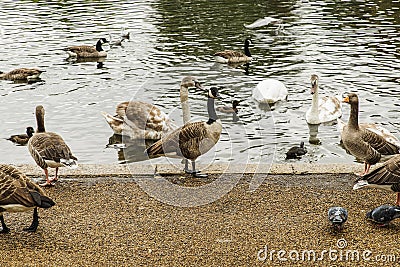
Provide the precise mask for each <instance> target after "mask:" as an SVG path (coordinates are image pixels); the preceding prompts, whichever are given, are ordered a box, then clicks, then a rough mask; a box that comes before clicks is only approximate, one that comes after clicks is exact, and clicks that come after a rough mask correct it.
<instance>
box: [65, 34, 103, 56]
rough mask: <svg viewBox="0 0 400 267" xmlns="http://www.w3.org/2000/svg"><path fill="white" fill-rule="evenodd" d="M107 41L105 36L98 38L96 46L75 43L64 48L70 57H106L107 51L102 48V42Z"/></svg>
mask: <svg viewBox="0 0 400 267" xmlns="http://www.w3.org/2000/svg"><path fill="white" fill-rule="evenodd" d="M105 43H108V41H107V40H106V38H100V39H99V40H98V41H97V43H96V46H91V45H76V46H70V47H68V48H65V51H67V53H68V55H69V57H71V58H101V57H107V52H106V51H104V50H103V46H102V45H103V44H105Z"/></svg>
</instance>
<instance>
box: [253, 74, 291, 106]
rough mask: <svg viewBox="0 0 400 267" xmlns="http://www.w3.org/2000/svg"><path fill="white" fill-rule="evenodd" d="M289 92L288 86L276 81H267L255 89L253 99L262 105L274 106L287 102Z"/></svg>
mask: <svg viewBox="0 0 400 267" xmlns="http://www.w3.org/2000/svg"><path fill="white" fill-rule="evenodd" d="M287 96H288V90H287V88H286V86H285V85H284V84H283V83H282V82H281V81H278V80H276V79H265V80H263V81H261V82H259V83H258V84H257V86H256V88H254V89H253V98H254V99H255V100H256V101H257V102H259V103H261V104H273V103H275V102H278V101H283V100H286V99H287Z"/></svg>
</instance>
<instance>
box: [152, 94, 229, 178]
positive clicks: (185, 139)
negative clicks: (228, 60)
mask: <svg viewBox="0 0 400 267" xmlns="http://www.w3.org/2000/svg"><path fill="white" fill-rule="evenodd" d="M217 97H219V94H218V88H216V87H211V88H210V90H209V91H208V101H207V110H208V116H209V119H208V121H199V122H189V123H186V124H185V125H183V126H181V127H179V128H178V129H176V130H174V131H173V132H171V133H168V134H167V135H165V136H163V137H162V138H161V139H160V140H158V141H157V142H156V143H154V144H153V145H151V146H150V147H149V148H147V149H146V151H145V152H146V153H147V155H148V156H149V157H150V158H155V157H161V156H164V157H178V158H179V157H180V158H185V159H188V160H190V161H192V170H189V168H188V164H187V161H186V162H185V172H186V173H189V174H192V175H193V176H194V177H199V178H204V177H207V175H206V174H201V173H200V172H199V171H198V170H196V164H195V161H196V159H197V158H198V157H199V156H201V155H203V154H205V153H206V152H208V151H209V150H210V149H211V148H212V147H214V146H215V144H216V143H217V142H218V140H219V137H220V135H221V131H222V125H221V121H220V120H219V119H218V117H217V114H216V112H215V107H214V99H215V98H217Z"/></svg>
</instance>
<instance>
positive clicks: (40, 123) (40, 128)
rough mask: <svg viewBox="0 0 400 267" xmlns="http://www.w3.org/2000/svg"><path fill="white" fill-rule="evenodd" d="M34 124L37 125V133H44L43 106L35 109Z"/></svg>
mask: <svg viewBox="0 0 400 267" xmlns="http://www.w3.org/2000/svg"><path fill="white" fill-rule="evenodd" d="M36 124H37V132H38V133H44V132H46V129H45V128H44V108H43V106H37V107H36Z"/></svg>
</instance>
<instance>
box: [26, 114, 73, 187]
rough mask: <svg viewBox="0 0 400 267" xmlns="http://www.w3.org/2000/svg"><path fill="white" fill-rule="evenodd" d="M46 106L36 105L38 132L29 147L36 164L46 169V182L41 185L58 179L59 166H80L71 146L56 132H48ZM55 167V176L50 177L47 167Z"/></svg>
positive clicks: (47, 184) (49, 183)
mask: <svg viewBox="0 0 400 267" xmlns="http://www.w3.org/2000/svg"><path fill="white" fill-rule="evenodd" d="M44 114H45V112H44V108H43V106H37V107H36V123H37V130H36V133H35V134H34V135H33V136H32V137H31V138H30V139H29V141H28V149H29V152H30V154H31V156H32V158H33V159H34V160H35V162H36V164H37V165H38V166H39V167H40V168H42V169H43V170H44V173H45V175H46V182H45V183H43V184H40V185H41V186H49V185H52V182H53V181H57V174H58V168H59V167H64V166H67V167H69V168H71V169H75V168H77V167H78V165H77V162H76V161H77V160H78V159H77V158H76V157H75V156H74V155H72V152H71V150H70V148H69V147H68V146H67V144H66V143H65V142H64V140H63V139H62V137H61V136H60V135H58V134H56V133H52V132H46V130H45V127H44ZM49 167H50V168H55V169H56V174H55V176H54V178H52V179H50V178H49V173H48V170H47V168H49Z"/></svg>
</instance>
